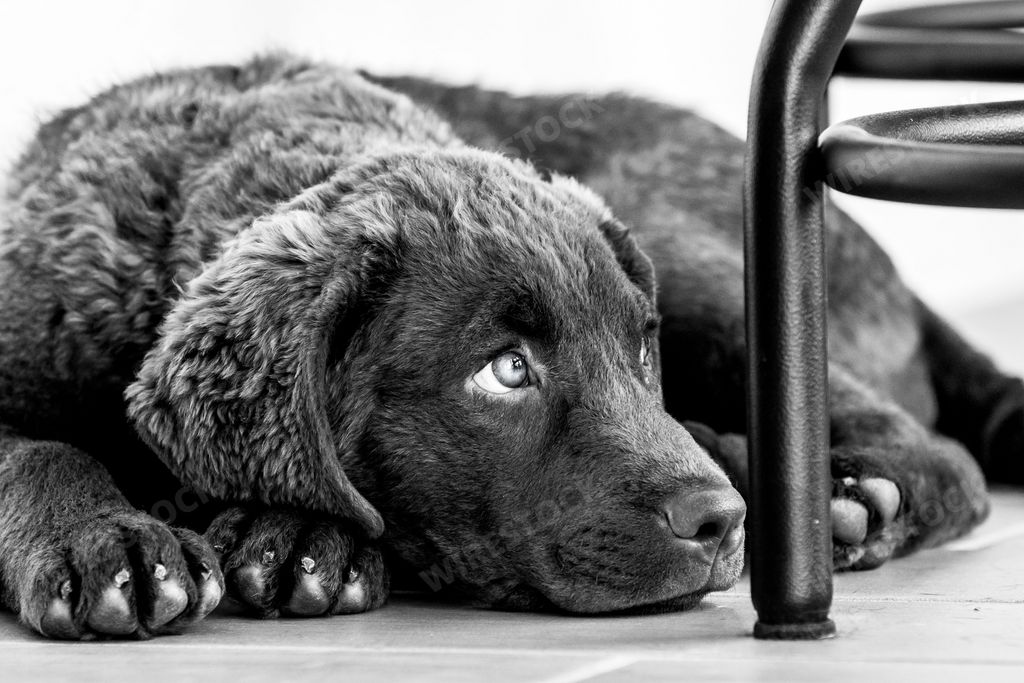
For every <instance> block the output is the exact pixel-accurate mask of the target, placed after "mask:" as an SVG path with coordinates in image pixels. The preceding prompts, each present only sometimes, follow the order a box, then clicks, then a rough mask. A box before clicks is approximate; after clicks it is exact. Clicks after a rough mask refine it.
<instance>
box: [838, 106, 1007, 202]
mask: <svg viewBox="0 0 1024 683" xmlns="http://www.w3.org/2000/svg"><path fill="white" fill-rule="evenodd" d="M1022 143H1024V101H1016V102H996V103H992V104H979V105H965V106H957V107H934V108H930V109H913V110H907V111H898V112H889V113H885V114H874V115H871V116H862V117H860V118H856V119H851V120H849V121H844V122H842V123H837V124H835V125H834V126H831V127H830V128H828V129H827V130H826V131H825V132H824V133H823V134H822V136H821V140H820V144H821V153H822V157H823V159H824V162H825V168H826V169H827V172H826V175H825V181H826V182H827V183H828V184H829V185H830V186H832V187H833V188H835V189H837V190H840V191H841V192H845V193H847V194H854V195H858V196H861V197H871V198H873V199H887V200H890V201H902V202H913V203H915V204H936V205H942V206H966V207H981V208H997V209H1024V144H1022Z"/></svg>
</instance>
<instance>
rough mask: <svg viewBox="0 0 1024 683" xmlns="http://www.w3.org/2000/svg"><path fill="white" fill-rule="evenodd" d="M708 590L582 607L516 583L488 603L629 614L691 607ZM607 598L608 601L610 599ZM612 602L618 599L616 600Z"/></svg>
mask: <svg viewBox="0 0 1024 683" xmlns="http://www.w3.org/2000/svg"><path fill="white" fill-rule="evenodd" d="M709 592H710V590H699V591H694V592H692V593H685V594H683V595H676V596H673V597H670V598H661V599H655V600H653V601H651V602H640V603H636V604H633V605H627V606H611V605H609V606H608V607H604V608H602V607H601V606H599V605H586V606H585V607H584V608H583V609H580V608H574V607H572V606H565V605H559V604H556V603H555V602H553V601H552V600H551V599H550V598H548V597H546V596H545V595H544V594H543V593H541V592H540V591H538V590H536V589H534V588H532V587H530V586H520V587H517V588H516V589H515V590H513V591H512V592H511V593H509V594H508V595H506V596H504V597H502V598H501V599H499V600H497V601H495V602H492V603H491V604H490V605H489V606H490V607H491V608H492V609H496V610H505V611H509V612H556V613H560V614H576V615H581V616H582V615H595V616H596V615H608V616H615V615H623V616H625V615H630V614H662V613H665V612H684V611H686V610H690V609H693V608H694V607H696V606H697V605H699V604H700V602H701V600H703V599H704V597H705V596H706V595H707V594H708V593H709ZM609 602H612V601H611V600H610V601H609ZM614 602H618V601H617V600H616V601H614Z"/></svg>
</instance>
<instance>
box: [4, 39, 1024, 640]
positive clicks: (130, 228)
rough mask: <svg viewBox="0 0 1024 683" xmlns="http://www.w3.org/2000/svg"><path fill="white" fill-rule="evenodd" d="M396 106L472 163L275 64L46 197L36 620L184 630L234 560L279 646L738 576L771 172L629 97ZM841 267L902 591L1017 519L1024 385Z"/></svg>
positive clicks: (24, 410)
mask: <svg viewBox="0 0 1024 683" xmlns="http://www.w3.org/2000/svg"><path fill="white" fill-rule="evenodd" d="M384 84H385V85H386V86H387V87H388V88H390V89H392V90H397V91H405V92H407V93H408V94H409V95H411V96H412V97H413V99H415V100H416V101H418V102H421V103H423V104H425V105H428V106H429V107H430V108H432V109H434V110H436V111H438V112H439V113H440V114H441V115H442V116H445V117H446V118H447V119H448V120H449V121H450V122H451V124H452V126H454V132H452V130H451V129H450V128H449V126H448V125H447V124H446V123H444V122H443V121H442V119H441V118H438V117H437V116H435V115H434V114H432V113H430V112H429V111H428V110H426V109H423V108H421V107H420V106H418V105H413V104H412V102H411V101H410V100H408V99H406V98H405V97H404V96H401V95H397V94H395V93H393V92H391V90H388V89H385V88H384V87H379V86H377V85H372V84H370V83H369V82H368V81H367V80H365V79H364V78H362V77H360V76H357V75H355V74H352V73H350V72H345V71H341V70H336V69H331V68H329V67H323V66H317V65H310V64H306V63H303V62H299V61H295V60H290V59H288V58H277V57H275V58H267V59H261V60H256V61H254V62H252V63H250V64H247V65H245V66H244V67H242V68H238V69H236V68H227V67H224V68H211V69H200V70H190V71H184V72H180V73H175V74H169V75H165V76H159V77H154V78H150V79H144V80H141V81H137V82H134V83H131V84H128V85H126V86H122V87H120V88H115V89H113V90H111V91H109V92H108V93H106V94H104V95H101V96H100V97H98V98H96V99H95V100H94V101H93V102H91V103H90V104H88V105H87V106H85V107H82V108H79V109H74V110H69V111H67V112H65V113H63V114H61V115H60V116H58V117H57V118H56V119H54V120H53V121H52V122H50V123H49V124H47V125H45V126H43V128H42V129H41V130H40V133H39V136H38V138H37V140H36V141H35V143H34V144H33V146H32V147H31V148H30V149H29V151H28V152H27V153H26V154H25V156H24V157H23V158H22V160H21V161H20V163H19V164H18V165H17V166H16V167H15V170H14V173H13V174H12V177H11V180H10V183H9V192H8V200H7V204H6V205H5V206H4V208H3V214H2V216H0V220H2V221H3V240H4V241H3V247H2V250H0V256H2V259H3V260H2V262H0V588H2V591H3V593H2V597H3V601H4V603H5V604H6V605H7V606H8V607H9V608H11V609H14V610H16V611H18V612H19V613H20V614H21V616H22V619H23V621H25V622H26V623H27V624H28V625H29V626H31V627H33V628H35V629H36V630H38V631H40V632H42V633H44V634H47V635H51V636H58V637H71V638H74V637H80V636H83V635H86V634H88V633H101V634H110V635H126V634H136V635H146V634H151V633H162V632H166V631H171V630H177V629H180V628H181V627H183V626H185V625H187V624H188V623H190V622H192V621H194V620H196V619H199V618H202V617H203V616H205V614H206V613H208V612H209V611H210V610H211V609H212V608H213V606H215V605H216V603H217V601H218V600H219V598H220V595H221V593H222V592H223V590H224V589H225V583H224V580H223V578H222V576H221V573H220V571H219V570H218V565H222V566H223V570H224V574H225V575H226V576H227V577H228V582H227V588H228V589H229V590H231V591H233V592H234V594H235V596H236V597H237V598H238V599H239V600H241V601H242V602H243V603H245V604H247V605H249V606H250V607H252V608H253V609H254V610H255V611H257V612H259V613H261V614H264V615H270V614H276V613H277V612H279V611H284V612H288V613H291V614H297V615H306V614H322V613H325V612H331V613H343V612H354V611H362V610H365V609H370V608H373V607H375V606H377V605H379V604H381V603H382V602H383V600H384V599H385V597H386V594H387V590H388V579H387V574H388V572H387V570H386V568H385V564H387V565H390V566H391V568H392V569H393V570H395V571H398V572H399V573H400V574H407V575H410V576H412V577H414V578H415V577H417V576H418V577H419V579H423V580H425V581H426V582H427V584H428V585H431V586H432V587H434V588H441V587H447V586H448V585H449V584H451V585H452V586H453V587H455V588H458V589H462V590H463V591H464V592H467V593H468V594H469V595H470V596H471V597H473V598H474V599H476V600H477V601H478V602H480V603H483V604H488V605H494V606H502V607H508V608H518V609H532V608H536V609H542V608H548V607H551V606H555V607H558V608H562V609H567V610H573V611H587V612H597V611H609V610H620V609H628V608H634V607H647V608H682V607H686V606H689V605H692V604H694V603H695V602H696V601H697V600H699V599H700V597H701V596H702V595H703V594H705V593H706V592H707V591H709V590H718V589H722V588H725V587H727V586H728V585H730V584H731V583H732V582H733V581H734V580H735V578H736V576H737V573H738V571H739V567H740V564H741V561H742V516H743V506H742V502H741V501H740V500H739V498H738V496H737V495H736V492H735V491H734V490H733V489H732V488H730V486H729V482H728V481H727V479H726V476H725V474H723V472H722V470H721V469H720V468H719V465H720V466H721V467H724V468H725V470H726V471H727V472H728V475H729V477H730V478H731V479H732V481H733V483H734V484H735V485H736V486H737V487H739V488H741V489H742V487H743V485H744V483H745V457H746V447H745V441H744V439H743V437H742V436H739V434H741V433H742V432H743V430H744V426H745V413H744V410H745V407H744V406H745V401H744V386H743V376H744V373H743V364H744V358H745V351H744V339H743V290H742V248H741V243H740V224H741V219H740V187H739V184H740V178H741V165H742V158H741V157H742V145H741V143H739V142H738V141H737V140H735V139H734V138H732V137H731V136H729V135H728V134H726V133H724V132H722V131H720V130H718V129H717V128H715V127H713V126H712V125H710V124H708V123H706V122H705V121H703V120H701V119H699V118H697V117H695V116H694V115H692V114H689V113H687V112H683V111H679V110H675V109H671V108H668V107H663V106H659V105H656V104H652V103H648V102H643V101H639V100H635V99H630V98H626V97H617V96H610V97H605V98H601V99H596V100H588V99H583V98H556V97H547V98H512V97H510V96H507V95H504V94H501V93H489V92H485V91H481V90H477V89H473V88H463V89H452V88H447V87H444V86H440V85H437V84H433V83H429V82H425V81H417V80H406V79H398V80H389V81H386V82H385V83H384ZM463 141H465V143H469V144H472V145H477V146H479V147H481V148H484V149H500V150H501V151H504V152H506V153H508V152H512V153H518V154H519V155H522V156H528V157H529V158H530V160H531V161H532V162H534V163H535V164H536V165H537V166H538V167H539V168H542V169H545V170H546V171H553V172H555V173H556V175H555V176H554V177H551V176H550V175H549V174H548V173H546V172H541V173H538V172H537V171H536V170H535V169H534V167H532V166H529V165H527V164H524V163H520V162H513V161H509V160H507V159H505V158H503V157H501V156H499V155H497V154H493V153H489V152H480V151H477V150H475V149H472V148H470V147H468V146H467V145H466V144H465V143H464V142H463ZM557 174H566V175H572V176H575V177H577V178H579V179H580V181H581V182H583V183H584V184H586V185H587V186H589V187H590V188H592V189H593V190H595V191H596V192H597V194H599V195H601V196H603V197H604V198H605V200H606V201H608V203H609V205H610V206H611V207H612V209H613V210H614V212H615V214H616V216H617V219H616V218H613V217H612V215H611V213H610V212H609V211H608V209H607V208H605V207H604V205H603V204H602V203H601V200H598V199H597V197H596V196H595V195H593V194H591V193H590V192H589V191H588V190H585V189H583V188H582V187H581V186H579V185H577V184H576V183H575V182H573V181H570V180H567V179H566V178H564V177H562V176H561V175H557ZM619 220H621V221H623V222H624V223H625V224H627V225H629V226H630V228H632V231H633V234H634V235H635V236H636V241H637V242H639V244H640V246H641V247H642V248H643V249H644V251H646V253H647V254H649V255H650V256H651V258H652V259H653V260H654V264H655V268H656V271H657V273H658V294H657V309H658V311H660V333H659V334H658V335H655V334H654V330H655V328H656V326H657V323H658V318H659V316H658V314H657V313H656V312H655V296H654V281H653V276H652V274H651V269H650V262H649V261H648V260H647V258H646V257H645V256H644V255H643V254H642V253H641V252H640V251H639V250H638V249H637V246H636V243H635V242H634V239H633V237H631V236H630V235H629V233H627V232H626V230H625V229H624V228H623V227H622V224H621V223H619ZM827 257H828V270H829V275H830V287H829V312H830V337H829V353H830V357H831V365H830V389H831V408H830V412H831V420H832V456H833V458H832V459H833V471H834V477H835V483H834V492H833V495H834V501H833V513H834V515H833V516H834V523H833V528H834V536H835V540H836V551H835V563H836V566H837V568H868V567H872V566H877V565H878V564H880V563H881V562H884V561H885V560H886V559H888V558H889V557H891V556H893V555H894V554H900V553H904V552H908V551H910V550H913V549H914V548H917V547H921V546H926V545H934V544H936V543H940V542H942V541H944V540H946V539H948V538H951V537H953V536H956V535H958V534H961V533H963V532H965V531H966V530H968V529H969V528H971V527H972V526H973V525H974V524H976V523H977V522H979V521H980V520H981V519H983V518H984V516H985V513H986V511H987V501H986V498H985V488H984V481H983V478H982V470H984V472H985V474H986V475H988V476H989V477H990V478H994V479H997V480H1001V481H1010V482H1014V483H1020V482H1021V481H1022V479H1024V476H1022V473H1024V469H1022V466H1021V456H1022V455H1024V452H1022V451H1024V385H1022V384H1021V382H1020V380H1017V379H1013V378H1008V377H1005V376H1003V375H1001V374H999V373H998V372H997V371H996V370H995V368H994V367H993V366H992V365H991V363H990V362H989V361H988V360H987V359H985V358H984V357H983V356H981V355H980V354H978V353H977V352H975V351H973V350H971V349H970V348H969V347H968V346H967V345H966V344H965V343H964V342H963V341H962V340H960V339H959V337H957V336H956V335H955V333H953V332H952V331H951V330H949V329H948V327H947V326H946V325H945V324H944V323H942V321H941V320H939V319H938V318H937V317H936V316H934V315H933V314H932V313H931V312H929V311H928V310H927V309H926V308H925V307H924V306H923V305H922V304H921V303H920V302H918V301H917V300H916V299H915V298H914V297H913V296H912V295H911V294H910V293H909V292H908V291H907V289H906V288H905V287H904V286H903V285H902V284H901V283H900V281H899V279H898V277H897V275H896V274H895V272H894V270H893V268H892V266H891V264H890V262H889V261H888V259H887V258H886V257H885V255H884V254H883V253H882V252H881V251H880V249H879V248H878V247H877V245H875V244H874V243H873V242H872V241H871V240H870V238H869V237H868V236H867V235H866V234H865V233H864V232H863V231H862V230H861V229H860V228H859V227H858V226H856V225H855V224H853V223H852V222H851V221H850V220H849V219H847V218H846V217H845V216H842V215H841V214H833V215H832V216H830V219H829V221H828V254H827ZM659 335H660V348H661V355H660V358H659V350H658V346H659V345H658V339H657V337H658V336H659ZM659 363H660V378H659ZM659 385H660V387H662V388H659ZM126 390H127V392H126ZM662 390H663V391H664V405H665V407H666V408H667V410H668V412H669V413H671V415H672V416H673V417H675V418H676V419H678V420H687V421H689V422H687V429H685V430H684V428H683V427H682V426H680V425H679V424H678V423H677V422H675V421H674V420H672V419H671V418H669V416H668V415H667V414H666V413H665V412H664V411H663V410H662V408H661V404H662V394H661V392H662ZM132 423H134V425H133V424H132ZM133 426H134V427H135V429H137V430H138V433H139V434H141V435H142V437H143V440H144V441H145V442H146V444H147V445H148V447H147V446H144V445H143V444H142V443H141V442H139V440H138V438H137V437H136V436H135V434H134V431H133ZM940 434H941V435H940ZM691 436H692V437H694V438H696V439H697V441H699V442H700V444H701V446H703V447H704V448H703V449H702V448H700V447H698V446H697V444H696V443H695V442H694V440H693V438H691ZM954 439H955V441H954ZM154 452H155V454H154ZM708 453H710V454H711V456H713V458H714V461H717V463H718V464H717V465H716V464H715V462H714V461H713V460H712V458H711V457H709V456H708ZM972 454H973V457H972ZM979 463H980V466H979ZM165 465H166V467H165ZM108 472H109V474H108ZM209 497H214V498H217V499H223V500H227V501H235V502H247V501H248V502H251V503H253V504H251V505H247V506H245V507H230V508H228V509H227V510H224V511H223V512H221V513H220V514H219V515H217V517H216V520H215V521H214V522H213V525H212V526H211V527H210V528H209V530H208V532H207V540H204V539H202V538H201V537H199V536H198V535H196V534H195V533H193V532H188V531H182V530H178V529H171V528H169V527H167V526H165V525H164V524H162V523H161V522H159V521H157V520H156V519H154V518H153V517H151V516H149V515H147V514H145V513H143V512H138V511H136V510H134V509H133V508H132V506H135V507H137V508H140V509H141V510H145V511H149V512H152V513H153V515H155V516H156V517H158V518H160V519H161V520H162V521H167V522H175V523H194V524H201V523H202V521H201V520H202V517H203V515H204V514H206V515H207V516H209V515H211V514H213V512H215V511H219V510H222V508H221V507H216V508H215V507H214V502H213V501H209V502H207V500H208V498H209ZM257 504H260V505H257ZM187 513H190V514H192V518H191V519H190V518H189V514H187ZM337 518H342V520H343V521H337ZM382 529H383V532H384V535H383V537H382V538H381V539H380V540H379V541H375V540H372V539H373V538H375V537H376V536H378V535H379V534H380V532H381V530H382ZM382 553H383V554H382ZM421 585H422V583H421Z"/></svg>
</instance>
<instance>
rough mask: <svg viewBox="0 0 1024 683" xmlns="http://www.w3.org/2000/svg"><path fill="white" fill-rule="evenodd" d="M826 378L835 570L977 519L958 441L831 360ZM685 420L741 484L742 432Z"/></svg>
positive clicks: (978, 488)
mask: <svg viewBox="0 0 1024 683" xmlns="http://www.w3.org/2000/svg"><path fill="white" fill-rule="evenodd" d="M829 375H830V376H829V389H830V421H831V432H832V445H831V460H832V478H833V480H832V536H833V547H834V552H833V561H834V566H835V568H836V569H870V568H873V567H877V566H878V565H880V564H882V563H883V562H885V561H886V560H888V559H889V558H891V557H897V556H900V555H903V554H906V553H909V552H912V551H913V550H915V549H917V548H921V547H929V546H935V545H938V544H940V543H943V542H944V541H947V540H949V539H952V538H955V537H957V536H960V535H962V534H964V533H966V532H967V531H968V530H970V529H971V528H973V527H974V526H975V525H977V524H978V523H979V522H981V521H982V520H983V519H984V518H985V516H986V515H987V513H988V498H987V494H986V491H985V482H984V479H983V477H982V474H981V471H980V469H979V468H978V466H977V463H975V461H974V460H973V459H972V458H971V456H970V454H969V453H967V451H966V450H965V449H964V448H963V446H961V445H960V444H959V443H957V442H955V441H953V440H951V439H948V438H946V437H943V436H940V435H936V434H933V433H931V432H929V431H928V430H927V429H925V428H924V427H923V426H922V425H920V424H919V423H918V422H917V421H916V420H914V418H913V417H911V416H910V415H909V414H908V413H906V412H905V411H904V410H903V409H902V408H900V407H899V406H897V405H896V404H894V403H891V402H888V401H885V400H883V399H882V398H880V397H879V396H877V395H876V394H874V393H873V392H872V391H871V390H870V389H868V388H867V387H865V386H863V385H862V384H860V383H859V382H857V381H856V380H855V379H854V378H853V377H851V376H850V375H849V374H848V373H847V372H846V371H845V370H843V369H842V368H841V367H838V366H836V365H835V364H833V365H832V366H831V367H830V369H829ZM685 424H686V426H687V428H688V429H689V431H690V433H691V434H692V435H693V436H694V438H695V439H696V440H697V442H698V443H700V444H701V445H702V446H703V447H704V448H705V449H707V450H708V452H709V453H710V454H711V455H712V457H714V458H715V459H716V461H717V462H718V463H719V464H720V465H722V467H723V468H724V469H725V470H726V472H727V473H728V474H729V475H730V477H731V478H732V479H733V480H734V482H735V483H736V484H737V485H738V486H741V487H742V486H744V482H745V479H746V476H747V461H746V439H745V437H742V436H738V435H735V434H722V435H719V434H715V433H714V432H713V431H712V430H711V429H710V428H708V427H706V426H704V425H702V424H696V423H685ZM741 490H744V489H743V488H741Z"/></svg>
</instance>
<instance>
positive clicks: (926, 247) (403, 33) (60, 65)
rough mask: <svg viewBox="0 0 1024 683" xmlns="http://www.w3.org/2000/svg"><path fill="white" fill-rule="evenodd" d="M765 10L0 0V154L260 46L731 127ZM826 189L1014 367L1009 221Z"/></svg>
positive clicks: (952, 89)
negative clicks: (103, 104)
mask: <svg viewBox="0 0 1024 683" xmlns="http://www.w3.org/2000/svg"><path fill="white" fill-rule="evenodd" d="M908 3H909V4H914V3H915V0H904V1H899V0H897V1H893V0H865V1H864V3H863V8H862V11H872V10H880V9H888V8H891V7H894V6H902V5H906V4H908ZM916 3H917V4H920V0H916ZM769 7H770V3H769V2H767V1H766V0H716V1H715V2H698V1H696V0H683V1H680V0H675V1H668V0H664V1H654V0H651V1H642V0H634V1H633V2H621V1H619V2H610V1H607V0H599V1H596V2H582V1H581V2H543V1H536V0H521V1H520V2H516V3H484V2H470V1H468V0H466V1H463V2H459V1H455V0H429V1H419V2H417V1H415V0H391V1H387V0H376V1H374V2H366V1H365V0H364V1H362V2H328V1H327V0H292V1H290V2H281V1H280V0H277V1H275V2H270V1H268V0H248V1H245V2H243V1H240V0H232V1H226V2H218V1H216V0H206V1H201V0H175V1H174V2H167V1H166V0H159V1H155V0H92V1H89V2H73V1H71V0H67V1H63V2H58V1H55V0H49V1H47V0H34V1H32V2H19V3H14V2H10V1H8V0H0V93H2V106H0V163H2V164H4V165H6V163H7V162H8V161H9V160H10V159H11V158H12V157H13V156H14V155H15V154H16V153H17V151H18V149H19V148H20V147H21V146H22V145H23V144H24V143H25V141H26V140H27V138H28V137H29V136H30V135H31V133H32V130H33V127H34V126H35V124H36V122H37V121H38V120H39V119H45V118H46V117H47V116H48V115H50V114H52V113H53V112H55V111H56V110H58V109H60V108H61V107H63V106H67V105H72V104H76V103H78V102H80V101H82V100H83V99H85V98H86V97H88V96H89V95H90V94H92V93H94V92H96V91H97V90H100V89H102V88H104V87H106V86H108V85H110V84H112V83H114V82H117V81H119V80H123V79H127V78H131V77H133V76H136V75H139V74H143V73H147V72H152V71H155V70H159V69H163V68H167V67H171V66H182V65H198V64H203V63H208V62H218V61H220V62H224V61H237V60H241V59H244V58H245V57H247V56H248V55H250V54H252V53H253V52H256V51H261V50H267V49H272V48H285V49H288V50H292V51H295V52H298V53H301V54H305V55H308V56H312V57H317V58H324V59H329V60H332V61H335V62H338V63H342V64H347V65H350V66H358V67H363V68H367V69H370V70H372V71H376V72H379V73H408V74H418V75H426V76H433V77H436V78H440V79H444V80H448V81H451V82H454V83H467V82H474V83H479V84H483V85H486V86H492V87H499V88H505V89H509V90H512V91H517V92H529V91H559V90H587V91H606V90H612V89H618V90H626V91H629V92H634V93H639V94H643V95H648V96H652V97H656V98H659V99H662V100H665V101H669V102H673V103H678V104H680V105H684V106H688V107H692V108H694V109H696V110H697V111H699V112H700V113H702V114H704V115H706V116H708V117H710V118H712V119H714V120H715V121H717V122H719V123H721V124H722V125H724V126H726V127H727V128H729V129H730V130H732V131H734V132H736V133H737V134H739V135H742V134H743V132H744V128H745V120H746V102H747V90H748V86H749V80H750V73H751V69H752V64H753V59H754V54H755V52H756V50H757V44H758V41H759V38H760V34H761V30H762V28H763V25H764V21H765V19H766V17H767V13H768V9H769ZM832 93H833V99H832V102H833V119H835V120H839V119H844V118H849V117H851V116H856V115H859V114H865V113H871V112H877V111H884V110H890V109H902V108H911V107H917V106H929V105H940V104H951V103H967V102H983V101H988V100H998V99H1024V86H1015V85H1010V86H1001V85H978V84H964V83H956V84H921V83H904V82H879V81H857V82H844V81H839V82H837V83H836V84H835V85H834V87H833V90H832ZM1022 191H1024V188H1022ZM838 201H839V202H840V203H841V204H842V205H843V206H844V207H845V208H847V209H848V210H849V211H850V212H851V213H852V214H853V215H854V216H856V217H857V218H858V219H859V220H861V222H863V223H864V224H865V225H866V226H867V227H868V229H869V230H871V231H872V232H873V233H874V234H875V235H876V236H877V238H878V239H879V240H880V241H881V242H882V243H883V244H884V245H885V246H886V247H887V248H888V249H889V250H890V252H891V253H892V254H893V256H894V258H895V259H896V261H897V263H898V265H899V266H900V268H901V270H902V272H903V274H904V277H905V278H906V279H907V280H908V281H909V282H910V283H911V284H912V285H913V286H914V287H915V288H916V289H917V290H918V291H919V292H920V293H921V294H922V295H923V296H924V297H925V298H926V299H927V300H928V301H929V302H930V303H931V304H932V305H933V306H935V307H936V308H938V309H939V310H941V311H942V312H944V313H945V314H947V315H949V316H950V317H951V318H952V319H953V320H954V322H955V323H957V324H958V325H959V326H960V327H961V328H962V329H964V330H965V331H966V333H967V334H968V336H969V337H971V338H973V339H975V340H976V341H978V342H979V343H980V344H981V345H982V346H984V347H985V348H986V349H988V350H990V351H992V352H994V353H995V354H996V356H997V358H998V359H999V360H1000V361H1001V362H1002V363H1003V365H1004V366H1006V367H1008V368H1010V369H1013V370H1014V371H1016V372H1018V373H1024V267H1021V265H1020V264H1021V261H1022V259H1024V215H1022V214H1020V213H1017V212H1007V211H979V210H965V209H949V208H933V207H918V206H909V205H900V204H889V203H883V202H874V201H870V200H862V199H851V198H847V197H843V198H840V199H839V200H838Z"/></svg>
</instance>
